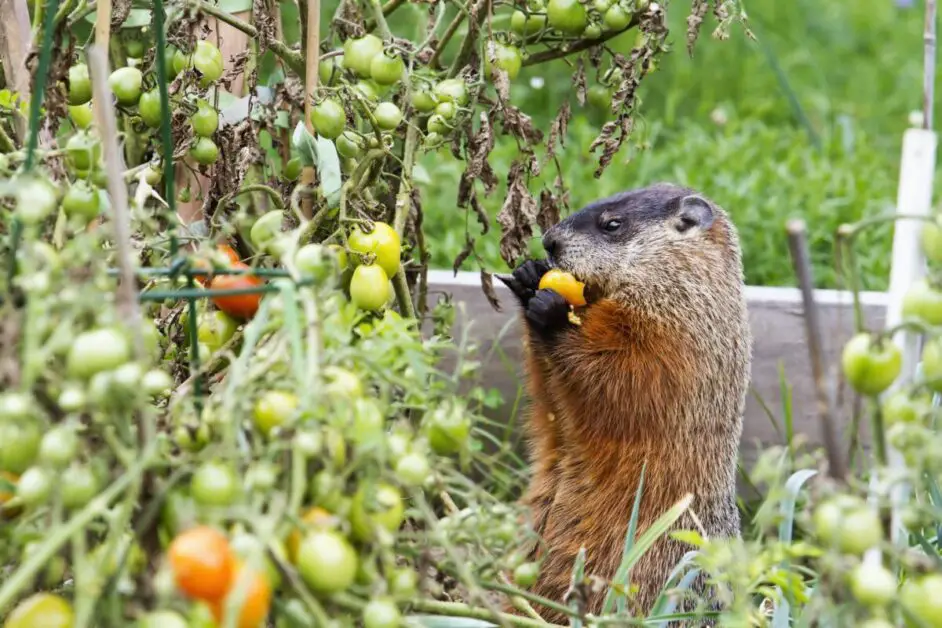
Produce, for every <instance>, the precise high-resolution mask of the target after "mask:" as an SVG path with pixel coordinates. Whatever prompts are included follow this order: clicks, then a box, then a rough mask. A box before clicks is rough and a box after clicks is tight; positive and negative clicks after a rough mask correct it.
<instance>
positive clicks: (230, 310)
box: [209, 262, 265, 319]
mask: <svg viewBox="0 0 942 628" xmlns="http://www.w3.org/2000/svg"><path fill="white" fill-rule="evenodd" d="M232 268H233V270H247V269H249V268H250V266H249V265H248V264H244V263H242V262H239V263H238V264H233V265H232ZM264 283H265V282H264V281H263V280H262V279H261V278H259V277H256V276H255V275H217V276H216V277H213V280H212V283H210V284H209V288H210V290H237V289H242V288H253V287H256V286H261V285H262V284H264ZM212 300H213V303H214V304H216V307H218V308H219V309H220V310H222V311H223V312H225V313H226V314H228V315H229V316H232V317H234V318H242V319H246V318H252V317H253V316H255V312H257V311H258V305H259V303H261V302H262V295H261V294H232V295H227V296H214V297H212Z"/></svg>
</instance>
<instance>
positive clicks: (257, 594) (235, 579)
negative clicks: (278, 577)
mask: <svg viewBox="0 0 942 628" xmlns="http://www.w3.org/2000/svg"><path fill="white" fill-rule="evenodd" d="M240 580H244V583H243V582H240ZM240 587H241V588H242V590H243V591H244V593H243V594H242V598H241V599H242V606H241V608H240V609H239V616H238V618H237V620H236V626H238V628H258V627H259V626H261V625H262V623H263V622H264V621H265V618H266V617H268V609H269V608H270V607H271V587H270V586H269V584H268V580H267V579H266V578H265V577H264V576H263V575H262V574H260V573H258V571H256V570H255V569H252V568H251V567H249V566H248V565H246V564H245V563H243V562H242V561H241V560H239V559H236V560H235V566H234V568H233V573H232V583H231V588H230V589H229V592H228V594H227V596H226V597H224V598H221V599H217V600H212V601H211V602H210V608H211V609H212V611H213V617H214V618H215V619H216V621H217V622H218V623H219V625H221V626H222V625H225V623H226V621H225V620H226V619H228V617H227V616H226V612H227V608H226V607H227V606H228V604H229V600H230V598H232V597H235V596H236V594H237V592H238V591H239V588H240Z"/></svg>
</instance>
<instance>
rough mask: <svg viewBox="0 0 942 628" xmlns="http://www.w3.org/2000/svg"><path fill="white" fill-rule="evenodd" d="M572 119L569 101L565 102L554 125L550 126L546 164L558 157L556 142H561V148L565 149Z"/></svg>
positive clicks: (544, 160)
mask: <svg viewBox="0 0 942 628" xmlns="http://www.w3.org/2000/svg"><path fill="white" fill-rule="evenodd" d="M570 118H572V109H571V108H570V106H569V101H568V100H564V101H563V104H562V106H561V107H560V108H559V111H558V112H557V113H556V117H555V118H553V124H551V125H550V134H549V139H548V140H547V142H546V156H545V157H544V158H543V163H544V164H545V163H546V162H548V161H549V160H551V159H553V158H554V157H556V142H559V147H560V148H564V147H565V141H566V133H567V132H568V130H569V120H570Z"/></svg>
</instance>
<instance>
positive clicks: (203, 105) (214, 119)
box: [190, 101, 219, 137]
mask: <svg viewBox="0 0 942 628" xmlns="http://www.w3.org/2000/svg"><path fill="white" fill-rule="evenodd" d="M190 125H191V126H192V127H193V132H194V133H195V134H196V135H198V136H200V137H212V135H213V133H215V132H216V129H217V128H218V127H219V114H218V113H217V112H216V110H215V109H213V107H212V106H211V105H210V104H209V103H207V102H205V101H203V102H200V103H199V104H198V105H197V108H196V112H194V113H193V115H192V116H190Z"/></svg>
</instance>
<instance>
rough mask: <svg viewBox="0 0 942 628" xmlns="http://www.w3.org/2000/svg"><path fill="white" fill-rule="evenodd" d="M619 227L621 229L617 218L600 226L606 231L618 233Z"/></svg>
mask: <svg viewBox="0 0 942 628" xmlns="http://www.w3.org/2000/svg"><path fill="white" fill-rule="evenodd" d="M619 227H621V221H620V220H618V219H617V218H613V219H612V220H609V221H606V223H605V224H604V225H603V226H602V228H603V229H605V230H606V231H618V228H619Z"/></svg>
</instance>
